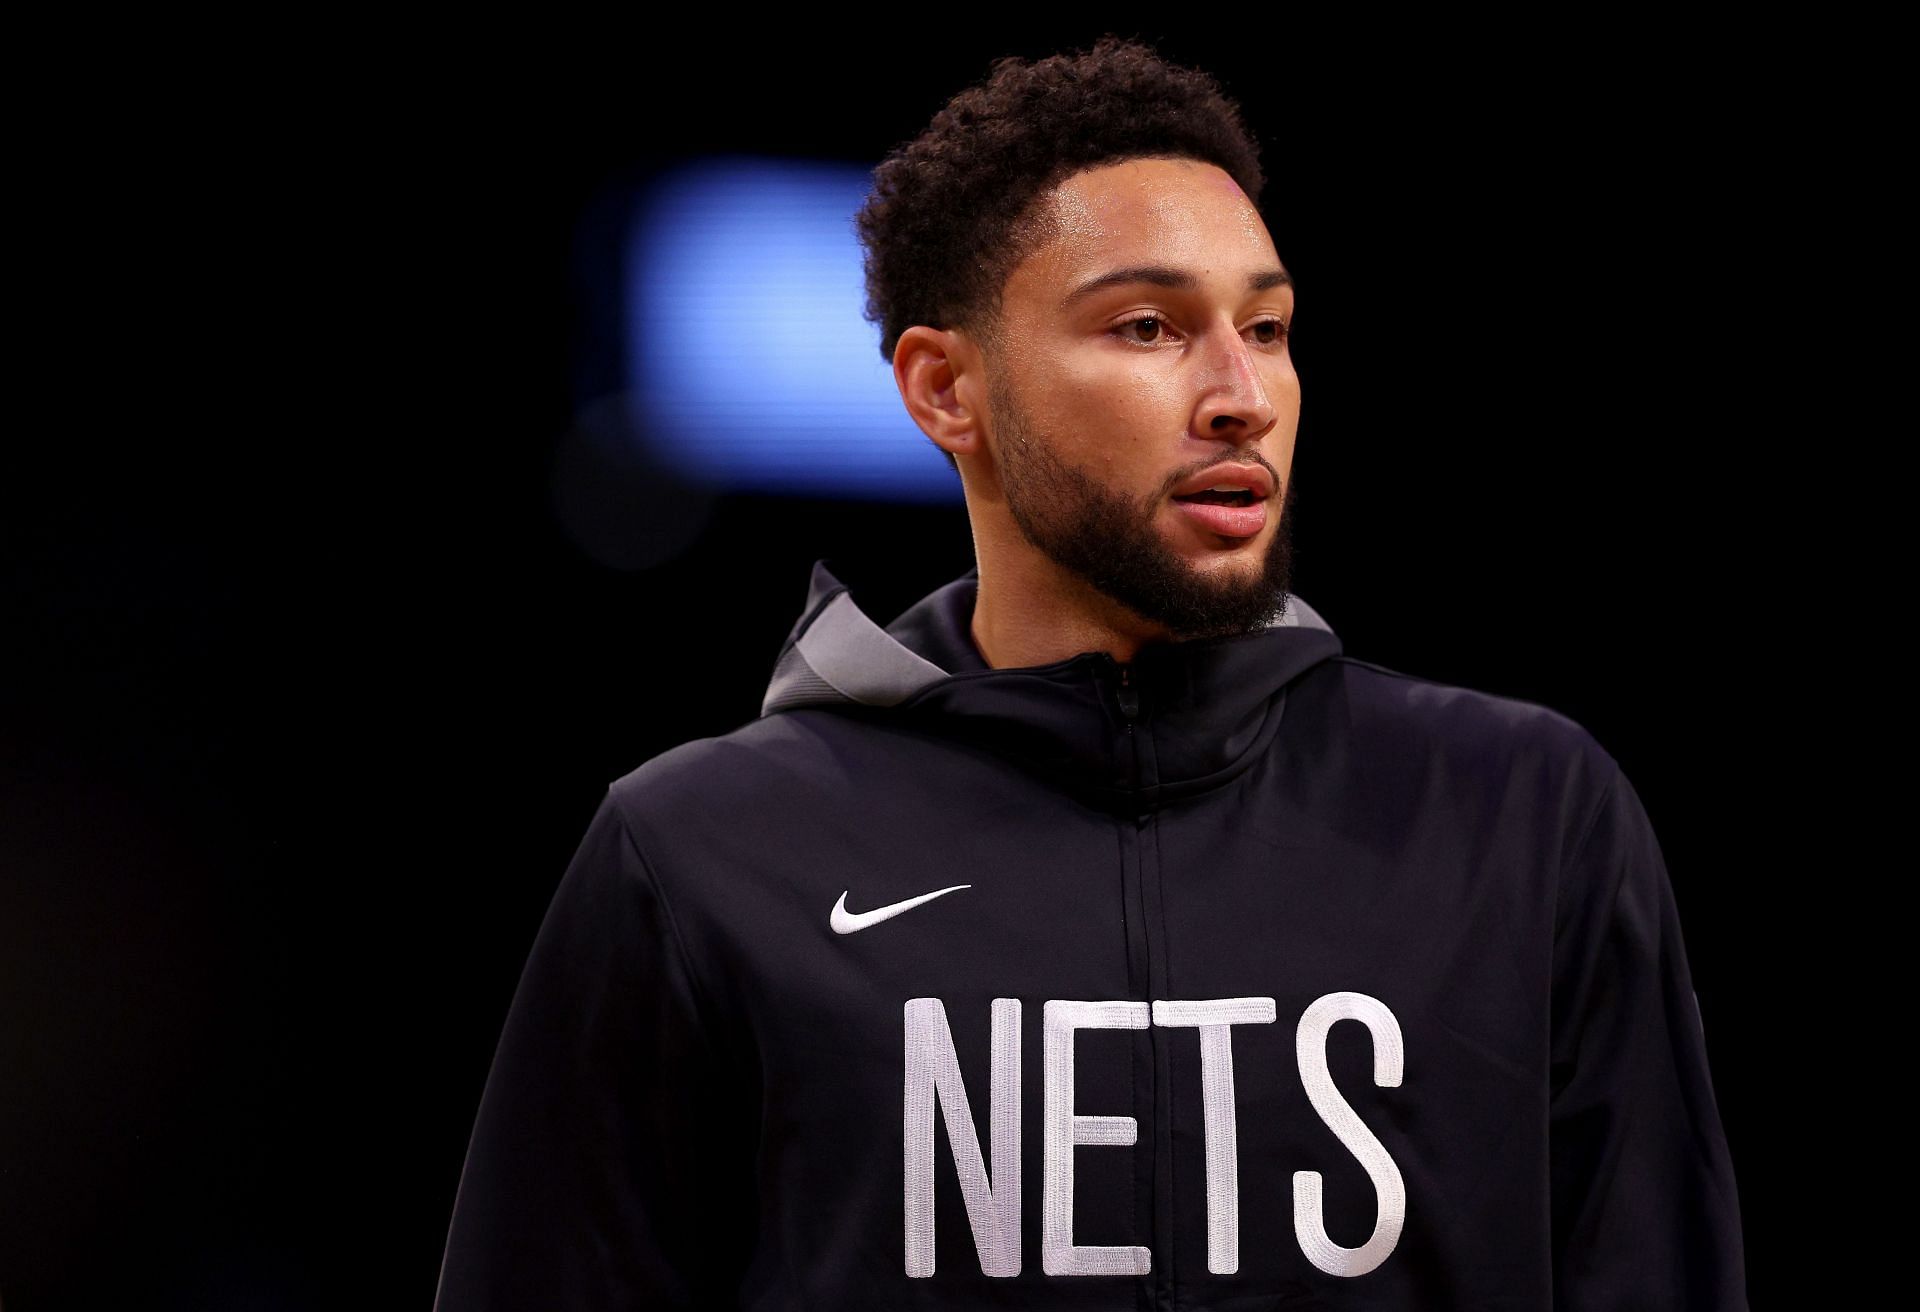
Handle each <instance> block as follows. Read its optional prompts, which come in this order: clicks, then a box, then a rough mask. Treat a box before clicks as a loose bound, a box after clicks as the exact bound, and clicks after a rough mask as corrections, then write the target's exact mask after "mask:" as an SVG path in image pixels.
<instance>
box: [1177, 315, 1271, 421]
mask: <svg viewBox="0 0 1920 1312" xmlns="http://www.w3.org/2000/svg"><path fill="white" fill-rule="evenodd" d="M1210 336H1211V337H1212V338H1213V340H1214V343H1215V345H1213V346H1212V347H1211V348H1210V349H1209V351H1208V354H1207V356H1206V362H1205V364H1204V366H1203V368H1204V369H1205V374H1206V377H1205V382H1204V384H1203V387H1202V391H1201V395H1200V403H1199V407H1198V409H1197V410H1196V411H1195V414H1194V417H1193V435H1194V436H1195V437H1202V438H1227V439H1230V440H1232V441H1235V442H1245V441H1249V440H1251V439H1255V438H1258V437H1260V436H1262V435H1263V434H1265V433H1266V431H1267V430H1268V429H1269V428H1271V427H1273V421H1274V418H1275V411H1274V408H1273V403H1272V401H1271V400H1269V399H1268V397H1267V388H1266V383H1265V381H1264V380H1263V379H1262V378H1261V376H1260V366H1259V364H1258V363H1257V362H1256V361H1255V360H1254V354H1255V352H1254V348H1253V347H1251V346H1249V345H1248V344H1247V341H1246V339H1245V338H1243V337H1241V336H1240V334H1239V333H1238V332H1237V331H1236V330H1235V329H1234V327H1233V325H1232V324H1227V325H1226V326H1225V327H1224V328H1223V329H1222V330H1221V331H1219V332H1217V333H1213V334H1210Z"/></svg>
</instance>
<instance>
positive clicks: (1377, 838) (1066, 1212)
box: [437, 561, 1746, 1312]
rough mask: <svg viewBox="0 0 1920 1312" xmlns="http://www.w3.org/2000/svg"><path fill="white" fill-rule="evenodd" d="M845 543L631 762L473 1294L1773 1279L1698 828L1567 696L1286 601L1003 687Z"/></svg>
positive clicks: (1042, 1293)
mask: <svg viewBox="0 0 1920 1312" xmlns="http://www.w3.org/2000/svg"><path fill="white" fill-rule="evenodd" d="M977 583H978V576H977V573H975V572H969V573H968V574H967V575H965V576H963V577H962V578H959V579H957V580H955V581H954V582H952V583H950V584H948V585H946V586H945V587H943V588H941V589H939V590H938V591H936V592H934V593H933V594H931V595H930V596H928V597H926V598H924V599H923V600H921V601H920V602H918V603H917V604H916V605H914V606H913V607H912V608H910V609H909V610H908V611H907V612H906V613H905V614H903V615H901V616H900V617H899V618H897V619H896V620H894V621H893V622H892V623H891V624H889V625H887V626H886V627H885V628H882V627H881V626H880V625H878V624H876V623H875V622H874V621H873V620H872V619H870V618H869V617H868V616H867V615H865V614H864V613H863V612H862V611H861V610H860V608H859V607H858V606H857V605H856V604H855V602H854V600H853V597H852V594H851V593H850V592H848V591H847V589H846V588H845V587H844V586H843V585H842V584H841V583H840V582H839V581H838V580H837V579H835V577H834V576H833V574H832V573H831V572H830V570H829V569H828V567H827V562H826V561H821V562H819V563H817V564H816V565H815V566H814V571H813V578H812V585H811V589H810V591H809V594H808V597H807V602H806V606H805V609H804V611H803V613H802V615H801V617H800V619H799V620H798V622H797V623H796V624H795V625H794V628H793V631H792V634H791V635H790V637H789V638H788V640H787V642H786V643H785V644H784V646H783V647H782V649H781V652H780V656H779V659H778V662H777V665H776V668H775V670H774V674H773V678H772V681H771V683H770V686H769V687H768V690H767V695H766V699H765V702H764V706H763V710H762V713H761V715H760V717H759V718H758V719H756V720H754V721H753V722H751V723H749V724H746V725H743V726H741V727H740V728H738V729H736V730H734V731H733V732H731V733H727V734H723V735H720V736H717V737H712V738H704V739H700V740H697V741H694V742H689V743H685V744H683V745H681V746H679V747H676V748H674V749H672V750H670V751H668V752H665V753H663V754H662V755H660V756H657V757H655V758H654V759H653V760H651V761H649V762H647V763H646V764H645V765H643V766H641V767H640V768H639V769H637V770H635V771H633V772H632V773H630V774H628V775H626V776H625V777H623V778H621V779H619V780H617V781H615V782H614V783H613V784H612V785H611V786H610V788H609V789H608V792H607V795H606V798H605V799H604V801H603V802H602V804H601V806H600V809H599V812H598V814H597V815H596V816H595V818H594V820H593V822H592V824H591V826H590V827H589V828H588V830H587V833H586V836H585V838H584V840H583V841H582V843H581V845H580V847H579V850H578V852H577V853H576V855H575V857H574V859H573V861H572V863H571V865H570V866H569V867H568V869H567V871H566V873H565V876H564V878H563V879H562V880H561V882H560V886H559V890H558V892H557V893H556V894H555V897H554V900H553V903H552V906H551V909H550V910H549V912H548V914H547V918H546V921H545V924H544V926H543V927H542V929H541V931H540V934H539V937H538V939H537V941H536V942H535V944H534V947H533V951H532V954H531V956H530V958H529V960H528V962H527V966H526V970H525V973H524V975H523V977H522V979H521V982H520V987H519V991H518V992H517V994H516V995H515V998H514V1001H513V1005H512V1008H511V1010H510V1012H509V1014H508V1017H507V1022H506V1027H505V1031H504V1033H503V1035H502V1037H501V1040H500V1046H499V1050H498V1052H497V1054H496V1057H495V1060H494V1065H493V1070H492V1073H491V1075H490V1076H489V1078H488V1081H487V1086H486V1090H485V1094H484V1096H483V1098H482V1100H481V1104H480V1111H479V1116H478V1119H477V1121H476V1124H475V1126H474V1131H473V1138H472V1143H471V1146H470V1148H469V1152H468V1157H467V1163H466V1168H465V1171H464V1174H463V1175H462V1177H461V1181H460V1187H459V1192H458V1196H457V1199H456V1202H455V1206H454V1212H453V1220H452V1227H451V1231H450V1234H449V1237H448V1241H447V1248H446V1254H445V1260H444V1264H443V1267H442V1271H441V1279H440V1288H439V1294H438V1300H437V1307H438V1308H439V1310H440V1312H477V1310H478V1309H493V1308H514V1309H560V1310H563V1312H587V1310H588V1309H593V1310H595V1312H598V1310H600V1309H614V1308H734V1307H739V1308H750V1309H766V1310H769V1312H771V1310H772V1309H781V1310H782V1312H785V1310H787V1309H801V1308H806V1309H842V1308H873V1309H896V1308H901V1309H905V1308H984V1307H997V1308H1015V1307H1020V1308H1090V1309H1091V1308H1099V1309H1111V1310H1112V1312H1142V1310H1147V1309H1166V1310H1172V1309H1190V1308H1191V1309H1201V1308H1205V1309H1218V1310H1219V1312H1255V1310H1256V1309H1258V1310H1259V1312H1268V1310H1269V1309H1280V1310H1291V1309H1308V1308H1343V1309H1396V1310H1402V1312H1404V1310H1411V1309H1456V1308H1457V1309H1463V1310H1464V1309H1473V1310H1474V1312H1521V1310H1523V1309H1524V1310H1525V1312H1539V1310H1542V1309H1548V1308H1553V1309H1561V1310H1563V1312H1574V1310H1576V1309H1577V1310H1582V1312H1584V1310H1588V1309H1591V1310H1593V1312H1599V1310H1600V1309H1621V1310H1624V1309H1630V1308H1631V1309H1700V1310H1702V1312H1705V1310H1706V1309H1714V1310H1716V1312H1719V1310H1722V1309H1743V1308H1745V1307H1746V1293H1745V1280H1744V1274H1743V1263H1742V1254H1741V1235H1740V1223H1739V1209H1738V1202H1737V1197H1736V1193H1735V1184H1734V1176H1733V1171H1732V1166H1731V1164H1730V1161H1729V1159H1728V1153H1727V1145H1726V1140H1725V1137H1724V1135H1723V1132H1722V1129H1721V1124H1720V1119H1719V1113H1718V1110H1717V1108H1716V1106H1715V1101H1714V1094H1713V1089H1712V1084H1711V1081H1710V1077H1709V1073H1708V1067H1707V1058H1706V1050H1705V1046H1704V1040H1703V1036H1702V1031H1701V1019H1700V1013H1699V1010H1698V1002H1697V1000H1696V998H1695V996H1694V993H1693V989H1692V982H1691V979H1690V976H1689V973H1688V967H1687V959H1686V953H1685V950H1684V948H1683V946H1682V941H1681V933H1680V925H1679V923H1678V920H1677V918H1676V915H1675V910H1674V901H1673V895H1672V891H1671V889H1670V887H1669V883H1668V877H1667V873H1666V869H1665V867H1664V865H1663V863H1662V859H1661V854H1660V848H1659V845H1658V844H1657V842H1656V841H1655V838H1654V834H1653V830H1652V828H1651V827H1650V825H1649V823H1648V820H1647V816H1646V813H1645V811H1644V810H1643V808H1642V806H1641V803H1640V799H1639V798H1638V797H1637V796H1636V795H1635V793H1634V790H1633V787H1632V785H1631V784H1629V783H1628V781H1627V779H1626V777H1625V776H1624V775H1623V774H1622V773H1621V771H1620V768H1619V766H1618V764H1617V763H1616V762H1615V761H1614V759H1613V758H1612V757H1611V756H1609V755H1608V754H1607V752H1606V751H1605V750H1603V749H1602V748H1601V747H1600V745H1599V744H1598V743H1597V742H1596V741H1595V740H1594V738H1593V737H1592V736H1591V735H1590V734H1588V733H1587V732H1586V731H1585V730H1584V729H1582V728H1581V727H1580V726H1579V725H1578V724H1576V723H1574V722H1573V721H1572V720H1569V719H1567V718H1566V717H1564V716H1562V715H1559V714H1557V713H1556V712H1554V711H1551V710H1548V709H1546V708H1544V707H1541V706H1537V705H1533V704H1530V703H1526V702H1521V701H1515V700H1511V699H1507V698H1501V697H1495V696H1491V695H1488V694H1485V693H1479V692H1474V691H1470V690H1467V689H1463V688H1456V687H1449V686H1446V685H1442V684H1436V683H1432V682H1427V681H1424V680H1421V679H1417V678H1411V677H1408V676H1407V675H1404V674H1399V673H1396V672H1394V671H1392V670H1388V669H1384V668H1382V667H1380V666H1377V665H1372V664H1369V663H1367V662H1365V661H1361V660H1356V659H1354V658H1352V657H1349V656H1345V655H1342V654H1341V644H1340V641H1339V639H1338V638H1337V637H1336V636H1335V635H1334V633H1333V631H1332V630H1331V629H1330V628H1329V627H1328V626H1327V624H1326V622H1325V621H1324V620H1322V619H1321V618H1320V616H1319V615H1317V614H1316V613H1315V612H1314V611H1313V610H1312V609H1311V608H1310V607H1308V606H1307V605H1306V603H1305V602H1303V601H1302V600H1300V598H1298V597H1297V596H1294V597H1291V598H1290V599H1289V601H1288V605H1287V608H1286V609H1285V611H1284V612H1283V613H1282V616H1281V618H1280V619H1279V620H1278V621H1277V622H1275V623H1274V624H1273V625H1271V626H1269V627H1268V628H1266V629H1265V630H1263V631H1261V632H1258V633H1252V634H1245V635H1240V636H1236V637H1229V638H1218V639H1206V640H1200V641H1192V642H1180V643H1165V644H1159V645H1152V646H1148V647H1146V648H1143V649H1142V650H1141V651H1140V652H1139V654H1138V656H1137V657H1136V659H1135V660H1134V661H1133V662H1131V663H1130V665H1122V664H1119V663H1117V662H1116V661H1114V659H1113V658H1112V657H1110V656H1109V655H1107V654H1105V653H1103V652H1088V653H1083V654H1081V655H1078V656H1074V657H1071V658H1070V659H1067V660H1063V661H1058V662H1055V663H1054V664H1051V665H1043V666H1031V667H1024V668H1007V669H993V668H990V667H989V666H988V665H987V664H986V663H985V662H984V661H983V660H982V659H981V657H980V654H979V651H978V650H977V649H976V648H975V646H974V644H973V642H972V639H971V637H970V636H969V623H970V620H971V616H972V610H973V598H974V591H975V587H976V585H977Z"/></svg>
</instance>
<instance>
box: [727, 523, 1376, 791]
mask: <svg viewBox="0 0 1920 1312" xmlns="http://www.w3.org/2000/svg"><path fill="white" fill-rule="evenodd" d="M979 581H980V579H979V571H978V569H973V570H969V571H968V572H967V573H966V574H964V575H962V576H961V577H960V578H957V579H955V580H953V581H952V582H951V583H948V584H946V585H945V586H943V587H941V588H939V589H937V590H936V591H934V592H932V593H930V594H929V595H927V596H926V597H923V598H922V599H921V600H920V601H918V602H916V603H915V604H914V605H912V606H911V607H909V608H908V609H907V610H906V611H905V612H903V613H902V614H901V615H900V616H899V617H898V618H896V619H895V620H894V621H893V622H892V623H890V624H887V625H885V626H884V627H883V626H882V625H880V624H879V623H877V622H875V621H874V619H873V618H872V617H871V616H869V615H868V614H867V613H866V612H865V611H864V610H862V609H861V608H860V606H859V605H858V603H856V602H855V601H854V598H853V595H852V593H851V592H850V591H849V590H848V588H847V585H846V584H845V583H843V582H842V581H841V580H840V579H839V578H838V577H836V575H835V574H834V573H833V571H832V569H831V568H830V567H829V565H828V562H827V561H826V560H824V559H823V560H818V561H816V562H815V564H814V567H813V575H812V579H811V582H810V585H809V588H808V592H807V600H806V605H805V607H804V608H803V610H802V612H801V615H800V618H799V619H798V620H797V621H796V622H795V624H794V626H793V629H792V631H791V632H790V633H789V634H788V637H787V639H786V641H785V642H784V643H783V644H782V646H781V650H780V653H779V656H778V658H777V660H776V662H775V665H774V671H773V676H772V678H771V680H770V681H769V683H768V686H767V691H766V696H765V697H764V699H763V700H762V703H761V716H762V718H764V717H766V716H770V715H776V714H781V713H784V712H790V711H795V710H801V709H811V708H824V709H830V710H838V711H843V712H847V713H853V714H861V715H873V716H877V717H878V718H881V719H882V720H888V719H891V720H894V721H896V722H898V723H901V724H903V725H905V724H911V725H912V726H913V727H914V728H915V729H916V730H919V731H921V732H933V733H937V734H941V735H944V736H949V737H952V738H956V739H960V740H963V741H965V742H968V743H970V744H973V745H977V746H982V747H985V748H987V749H989V750H992V751H995V752H997V753H1000V754H1001V755H1004V756H1008V757H1011V758H1013V759H1014V760H1016V761H1017V762H1019V763H1020V764H1021V765H1023V766H1024V767H1026V768H1028V769H1031V770H1035V771H1038V772H1040V773H1042V774H1045V775H1047V776H1049V777H1051V778H1054V779H1056V780H1057V781H1058V782H1060V783H1062V784H1063V785H1064V786H1067V787H1070V788H1071V789H1073V790H1074V791H1075V792H1076V793H1079V794H1081V795H1083V796H1087V797H1091V798H1095V799H1098V800H1100V801H1102V802H1103V803H1105V804H1109V805H1112V804H1115V803H1121V802H1130V803H1133V804H1136V805H1138V806H1140V807H1141V808H1144V809H1151V808H1152V807H1153V806H1155V805H1157V804H1158V803H1159V802H1161V801H1163V800H1166V799H1170V798H1173V797H1178V796H1183V795H1186V794H1188V793H1193V792H1200V791H1204V790H1206V789H1209V788H1213V787H1217V786H1218V785H1220V784H1221V783H1224V782H1226V781H1227V780H1229V779H1231V778H1232V777H1233V776H1234V775H1236V774H1238V773H1239V772H1240V771H1242V770H1244V769H1245V768H1246V767H1247V766H1248V765H1249V764H1251V763H1252V762H1253V761H1254V760H1256V759H1258V758H1259V756H1260V754H1261V752H1262V750H1263V749H1264V748H1265V746H1266V745H1267V744H1268V743H1269V742H1270V741H1271V739H1272V737H1273V735H1274V733H1276V732H1277V731H1278V729H1279V724H1280V720H1281V717H1282V715H1283V714H1284V711H1285V704H1286V695H1287V689H1288V687H1289V686H1290V685H1291V684H1292V683H1293V682H1294V681H1295V680H1297V679H1299V678H1300V677H1301V676H1302V675H1304V674H1306V673H1307V672H1308V671H1309V670H1311V669H1312V668H1313V667H1314V666H1316V665H1319V664H1320V663H1321V662H1323V661H1326V660H1328V659H1329V658H1331V657H1334V656H1337V655H1339V654H1340V652H1341V644H1340V639H1339V638H1338V636H1336V635H1335V633H1334V632H1333V629H1332V627H1331V626H1330V625H1329V624H1328V623H1327V622H1326V620H1324V619H1323V618H1321V616H1320V615H1319V614H1318V613H1317V612H1316V611H1314V609H1313V608H1312V607H1310V606H1309V605H1307V603H1306V602H1305V601H1303V600H1301V599H1300V598H1299V597H1298V596H1294V595H1291V594H1289V596H1288V597H1287V602H1286V606H1285V608H1284V609H1283V610H1282V611H1281V613H1280V614H1279V615H1278V616H1277V617H1276V618H1275V619H1274V620H1273V621H1272V622H1271V623H1270V624H1268V626H1267V627H1266V628H1264V629H1261V630H1259V631H1257V632H1253V633H1244V634H1234V635H1230V636H1227V637H1219V638H1199V639H1193V640H1190V641H1185V642H1163V643H1154V644H1150V645H1148V646H1145V647H1142V648H1141V649H1140V650H1139V652H1138V653H1137V655H1136V657H1135V659H1134V660H1133V661H1131V662H1129V663H1127V664H1124V665H1123V664H1121V663H1120V662H1118V661H1116V660H1114V658H1113V657H1112V656H1111V655H1109V654H1108V653H1106V652H1099V651H1092V652H1082V653H1080V654H1079V655H1076V656H1072V657H1069V658H1067V659H1066V660H1062V661H1056V662H1054V663H1053V664H1050V665H1035V666H1019V667H1009V668H1004V669H994V668H992V667H991V666H989V665H988V664H987V663H986V661H985V660H984V659H982V657H981V655H980V652H979V650H978V649H977V648H976V647H975V646H974V643H973V639H972V635H971V632H970V629H971V623H972V616H973V605H974V598H975V595H976V592H977V590H978V587H979Z"/></svg>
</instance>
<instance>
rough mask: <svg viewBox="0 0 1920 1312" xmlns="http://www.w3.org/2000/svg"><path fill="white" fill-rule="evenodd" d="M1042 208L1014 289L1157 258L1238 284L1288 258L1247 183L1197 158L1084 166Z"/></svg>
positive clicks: (1011, 283) (1010, 287) (1076, 278)
mask: <svg viewBox="0 0 1920 1312" xmlns="http://www.w3.org/2000/svg"><path fill="white" fill-rule="evenodd" d="M1036 217H1039V218H1041V219H1042V221H1043V226H1042V231H1043V232H1044V234H1045V235H1044V236H1043V237H1042V238H1041V239H1040V241H1039V243H1038V244H1037V245H1036V246H1035V247H1034V249H1033V250H1032V251H1031V252H1029V253H1028V255H1027V257H1026V258H1025V259H1024V260H1022V261H1021V262H1020V264H1019V265H1018V266H1016V268H1015V269H1014V270H1013V272H1012V275H1011V276H1010V277H1009V278H1008V283H1007V291H1008V293H1009V294H1016V293H1017V292H1019V291H1022V290H1024V291H1027V292H1039V291H1042V290H1043V289H1046V288H1051V287H1052V286H1053V285H1054V284H1056V283H1074V282H1077V281H1079V280H1080V279H1081V278H1082V277H1084V276H1085V275H1087V274H1090V273H1097V272H1099V271H1101V270H1102V269H1106V268H1112V267H1121V266H1127V265H1137V264H1149V263H1151V264H1168V265H1178V266H1182V267H1187V268H1192V269H1194V270H1195V271H1196V272H1199V273H1200V274H1201V275H1202V276H1203V277H1209V276H1213V277H1220V278H1222V279H1223V280H1228V281H1231V282H1233V283H1234V284H1236V285H1238V284H1241V283H1242V282H1243V281H1244V280H1243V278H1242V276H1241V275H1242V273H1243V271H1247V270H1253V269H1268V268H1275V267H1278V266H1279V263H1280V260H1279V257H1278V256H1277V255H1276V254H1275V252H1274V247H1273V238H1272V237H1271V236H1270V235H1269V234H1268V232H1267V225H1266V223H1265V222H1264V221H1263V220H1262V219H1261V217H1260V212H1259V210H1257V209H1256V208H1254V205H1253V202H1252V201H1250V200H1248V199H1247V195H1246V193H1245V192H1244V191H1242V190H1241V189H1240V184H1239V183H1237V182H1235V181H1234V180H1233V178H1232V176H1231V175H1229V174H1228V173H1227V172H1226V170H1224V169H1222V168H1220V167H1219V166H1218V165H1215V164H1205V163H1201V162H1200V161H1198V160H1188V159H1131V160H1124V161H1122V162H1120V163H1118V164H1108V165H1103V166H1101V167H1099V168H1094V169H1085V170H1082V171H1081V172H1079V173H1075V174H1073V175H1072V176H1070V177H1068V178H1067V179H1066V180H1065V181H1063V182H1062V183H1060V184H1059V185H1058V186H1057V187H1055V188H1054V189H1053V191H1052V192H1050V193H1048V194H1047V196H1046V197H1044V198H1043V199H1042V201H1041V205H1040V210H1039V213H1038V214H1037V216H1036Z"/></svg>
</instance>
